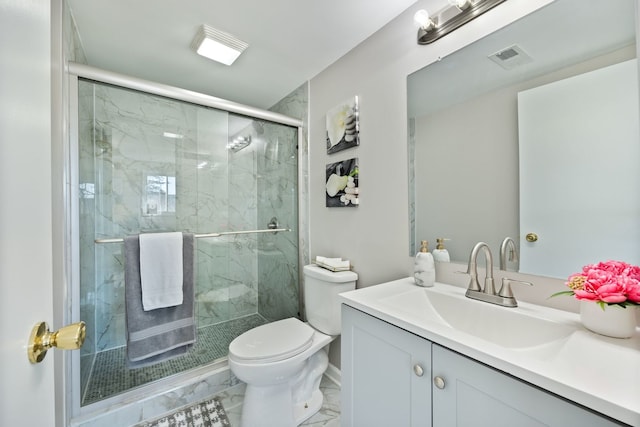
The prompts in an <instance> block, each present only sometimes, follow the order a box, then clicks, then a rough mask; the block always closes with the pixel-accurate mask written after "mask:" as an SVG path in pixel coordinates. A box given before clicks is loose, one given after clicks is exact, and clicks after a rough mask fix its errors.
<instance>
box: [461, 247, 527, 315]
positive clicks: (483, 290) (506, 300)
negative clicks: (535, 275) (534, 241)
mask: <svg viewBox="0 0 640 427" xmlns="http://www.w3.org/2000/svg"><path fill="white" fill-rule="evenodd" d="M508 239H509V240H511V239H510V238H508ZM506 240H507V239H505V241H506ZM511 242H512V243H513V240H511ZM513 244H514V246H515V243H513ZM503 246H504V247H505V248H506V247H507V244H505V243H504V242H503ZM481 249H482V250H483V252H484V257H485V263H486V272H485V278H484V287H481V286H480V282H479V281H478V264H477V258H478V253H479V252H480V250H481ZM500 254H501V255H502V248H501V250H500ZM467 274H469V276H471V280H470V281H469V287H468V289H467V292H466V293H465V295H466V296H467V297H468V298H473V299H477V300H479V301H484V302H488V303H491V304H497V305H501V306H504V307H517V306H518V302H517V301H516V299H515V297H514V296H513V292H512V291H511V284H512V283H519V284H523V285H529V286H533V283H530V282H523V281H520V280H513V279H508V278H506V277H503V278H502V286H501V287H500V291H498V293H497V294H496V288H495V286H494V283H493V257H492V256H491V249H490V248H489V245H487V244H486V243H484V242H479V243H476V245H475V246H474V247H473V249H472V250H471V254H470V255H469V266H468V267H467Z"/></svg>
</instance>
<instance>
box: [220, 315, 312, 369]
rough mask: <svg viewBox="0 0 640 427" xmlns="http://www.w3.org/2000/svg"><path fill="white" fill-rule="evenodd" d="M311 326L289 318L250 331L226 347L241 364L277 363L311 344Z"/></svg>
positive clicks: (300, 351)
mask: <svg viewBox="0 0 640 427" xmlns="http://www.w3.org/2000/svg"><path fill="white" fill-rule="evenodd" d="M313 333H314V330H313V328H312V327H311V326H309V325H307V324H306V323H303V322H301V321H300V320H298V319H296V318H294V317H291V318H288V319H283V320H278V321H276V322H272V323H268V324H266V325H262V326H258V327H257V328H253V329H251V330H249V331H247V332H245V333H244V334H242V335H240V336H239V337H237V338H236V339H234V340H233V341H231V344H229V353H230V354H232V355H233V357H234V358H235V359H238V360H242V361H244V362H252V361H253V362H263V363H264V362H277V361H279V360H284V359H288V358H290V357H293V356H295V355H296V354H299V353H302V352H303V351H305V350H306V349H308V348H309V347H311V343H312V342H313Z"/></svg>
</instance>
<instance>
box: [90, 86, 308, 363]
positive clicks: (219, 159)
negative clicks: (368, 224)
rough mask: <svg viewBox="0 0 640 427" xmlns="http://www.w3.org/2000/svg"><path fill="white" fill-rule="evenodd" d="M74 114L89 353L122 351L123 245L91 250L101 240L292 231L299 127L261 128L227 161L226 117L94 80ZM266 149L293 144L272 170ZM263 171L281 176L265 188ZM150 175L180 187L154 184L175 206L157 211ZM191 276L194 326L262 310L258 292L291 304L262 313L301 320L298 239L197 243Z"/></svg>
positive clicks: (287, 236)
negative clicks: (279, 227)
mask: <svg viewBox="0 0 640 427" xmlns="http://www.w3.org/2000/svg"><path fill="white" fill-rule="evenodd" d="M79 104H80V105H81V108H80V128H79V135H80V137H79V140H80V143H79V145H80V147H79V160H80V161H79V177H80V230H81V233H80V266H81V272H80V274H81V313H82V316H83V318H84V319H86V321H87V323H88V326H89V328H90V329H89V330H90V331H93V334H91V333H89V334H88V335H87V338H88V340H89V342H91V345H89V346H87V345H85V346H84V347H83V351H84V352H85V353H84V354H87V353H93V352H98V351H102V350H107V349H111V348H115V347H119V346H122V345H124V344H125V329H124V328H125V321H124V273H123V264H124V260H123V256H122V245H121V244H119V243H105V244H95V243H94V238H95V237H96V236H97V237H121V236H124V235H127V234H134V233H138V232H152V231H173V230H186V231H190V232H194V233H206V232H212V231H224V230H245V229H258V228H265V227H266V224H267V223H268V221H269V219H270V218H271V217H272V216H277V217H278V219H279V220H280V223H281V224H287V225H288V224H291V225H289V226H291V227H293V228H295V224H296V212H295V211H296V201H295V195H296V193H297V186H296V182H295V181H296V179H295V178H296V172H295V170H296V169H295V168H296V167H297V164H296V163H295V159H291V158H290V157H291V156H293V153H295V152H293V153H292V152H291V151H290V150H291V149H292V147H294V148H293V149H295V140H296V136H295V129H291V128H287V127H283V126H279V125H273V129H270V127H271V126H272V125H268V126H264V128H265V130H264V131H263V133H262V134H260V135H258V132H256V130H255V127H254V128H252V132H254V136H255V138H256V140H257V141H261V142H262V143H256V144H252V145H251V146H250V147H248V149H245V150H241V151H238V152H236V153H233V152H231V151H228V150H227V149H226V145H227V142H228V135H227V132H228V131H227V129H228V120H229V119H232V117H231V116H230V115H229V114H228V113H226V112H221V111H218V110H213V109H209V108H203V107H198V106H194V105H191V104H186V103H182V102H176V101H173V100H169V99H166V98H161V97H155V96H150V95H146V94H140V93H137V92H134V91H129V90H123V89H119V88H114V87H110V86H104V85H99V84H95V85H94V84H93V83H90V82H81V85H80V100H79ZM245 120H246V119H245ZM283 128H284V130H283ZM164 132H170V133H172V134H175V135H179V136H180V137H178V138H169V137H167V136H163V133H164ZM287 133H288V135H285V134H287ZM283 138H288V141H284V140H283ZM268 141H282V144H283V146H288V147H287V149H285V148H282V149H280V151H279V152H278V153H277V155H278V156H279V157H278V158H275V159H272V160H273V163H272V164H270V165H268V164H267V163H268V162H269V160H268V159H267V158H265V159H263V157H264V155H265V154H266V152H265V149H266V144H267V142H268ZM291 141H293V143H291ZM280 158H282V159H284V161H282V160H279V159H280ZM283 165H286V167H283ZM266 166H269V167H270V168H271V171H270V172H278V174H280V176H277V177H273V178H271V177H269V178H265V176H266V175H268V173H264V172H265V171H263V170H261V168H264V167H266ZM290 168H293V172H292V170H291V169H290ZM284 175H288V176H289V178H287V179H285V178H284ZM148 177H175V191H173V188H172V186H171V185H167V184H162V182H161V181H160V183H161V184H162V185H163V190H164V191H165V193H168V196H171V194H172V193H173V194H175V195H176V196H175V197H174V198H172V197H167V198H166V199H161V201H162V203H161V206H158V205H157V204H156V205H155V206H154V203H155V202H154V201H152V200H151V199H150V196H149V193H150V192H152V193H153V192H154V191H155V192H156V193H157V188H155V187H157V186H158V185H159V184H158V180H157V178H148ZM153 179H155V181H154V182H152V181H151V180H153ZM287 180H288V183H287ZM258 195H259V197H258ZM156 201H157V199H156ZM262 205H264V206H266V210H265V212H264V214H263V213H262V210H263V209H265V208H264V207H263V206H262ZM291 210H293V212H291ZM160 211H162V212H160ZM285 211H287V212H285ZM159 212H160V213H159ZM266 217H268V219H266V221H265V218H266ZM256 252H258V256H256ZM273 254H276V255H275V256H274V255H273ZM270 257H271V258H273V261H269V259H270ZM283 263H284V264H283ZM283 265H285V267H284V268H283ZM259 266H260V268H259ZM197 270H198V275H197V284H196V289H197V290H196V301H197V307H196V314H197V318H198V319H197V320H198V325H199V326H205V325H210V324H216V323H219V322H221V321H225V320H228V319H230V318H236V317H241V316H243V315H246V314H251V313H255V312H258V286H261V287H262V286H264V287H265V289H271V290H272V291H274V293H275V295H276V296H275V297H274V298H271V297H270V298H268V299H269V302H277V303H278V305H280V306H282V305H284V306H289V308H277V309H272V310H269V309H265V310H266V313H269V312H270V311H272V312H274V314H275V316H274V318H280V317H284V316H282V315H281V313H287V315H289V314H288V313H290V312H292V311H293V313H295V312H296V311H297V299H298V296H297V233H279V234H278V235H264V236H261V235H246V236H235V237H234V236H228V237H223V238H209V239H198V242H197ZM283 285H284V286H283ZM280 287H282V288H284V289H285V290H284V291H279V290H278V289H279V288H280ZM261 292H262V289H261ZM285 297H286V298H287V299H286V300H283V298H285ZM266 317H269V318H271V317H272V316H270V315H267V316H266ZM91 335H93V337H91ZM92 338H93V339H92Z"/></svg>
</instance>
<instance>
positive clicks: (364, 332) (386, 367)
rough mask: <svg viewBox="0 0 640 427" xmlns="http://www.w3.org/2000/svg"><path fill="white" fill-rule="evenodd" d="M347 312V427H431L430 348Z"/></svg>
mask: <svg viewBox="0 0 640 427" xmlns="http://www.w3.org/2000/svg"><path fill="white" fill-rule="evenodd" d="M342 307H343V308H342V358H341V359H342V363H341V365H342V366H341V372H342V400H341V415H340V418H341V422H342V426H343V427H360V426H362V427H376V426H380V427H383V426H384V427H389V426H399V427H400V426H402V427H418V426H420V427H430V426H431V343H430V342H429V341H427V340H425V339H423V338H421V337H418V336H417V335H414V334H412V333H410V332H407V331H405V330H403V329H400V328H398V327H395V326H392V325H390V324H389V323H386V322H384V321H382V320H379V319H376V318H375V317H372V316H370V315H368V314H365V313H362V312H360V311H358V310H355V309H353V308H351V307H348V306H345V305H343V306H342Z"/></svg>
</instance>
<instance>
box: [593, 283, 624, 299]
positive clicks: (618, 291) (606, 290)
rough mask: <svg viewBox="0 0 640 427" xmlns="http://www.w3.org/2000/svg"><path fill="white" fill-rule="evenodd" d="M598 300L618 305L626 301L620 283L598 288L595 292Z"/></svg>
mask: <svg viewBox="0 0 640 427" xmlns="http://www.w3.org/2000/svg"><path fill="white" fill-rule="evenodd" d="M596 293H597V294H598V297H599V299H600V300H602V301H604V302H610V303H614V304H615V303H618V302H623V301H626V300H627V296H626V295H625V288H624V286H622V285H621V284H620V283H608V284H605V285H602V286H600V287H599V288H598V290H597V292H596Z"/></svg>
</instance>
